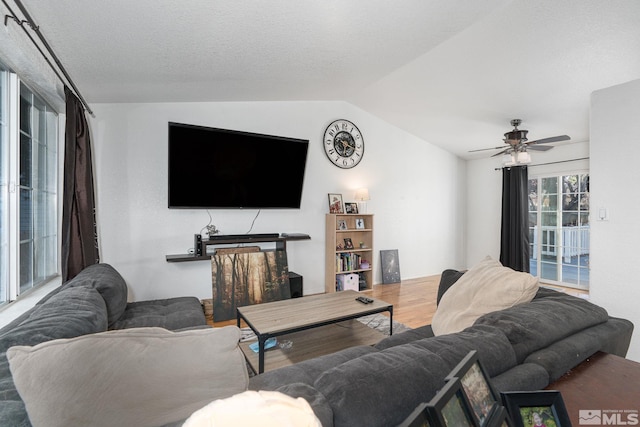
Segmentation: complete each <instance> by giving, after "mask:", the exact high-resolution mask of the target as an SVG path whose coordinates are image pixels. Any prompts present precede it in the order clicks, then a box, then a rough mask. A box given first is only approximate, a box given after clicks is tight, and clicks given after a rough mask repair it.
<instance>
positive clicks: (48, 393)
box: [7, 326, 249, 427]
mask: <svg viewBox="0 0 640 427" xmlns="http://www.w3.org/2000/svg"><path fill="white" fill-rule="evenodd" d="M239 339H240V330H239V329H238V328H237V327H235V326H227V327H224V328H209V329H199V330H192V331H185V332H170V331H167V330H165V329H161V328H136V329H127V330H122V331H110V332H104V333H99V334H90V335H84V336H81V337H76V338H72V339H65V340H54V341H49V342H45V343H42V344H40V345H37V346H35V347H26V346H17V347H12V348H10V349H9V350H8V352H7V358H8V359H9V363H10V367H11V373H12V375H13V378H14V381H15V384H16V388H17V389H18V392H19V393H20V396H21V397H22V399H23V400H24V402H25V403H26V408H27V413H28V415H29V419H30V420H31V423H32V424H33V425H34V426H35V427H37V426H51V427H54V426H70V425H91V426H114V425H121V426H127V425H131V426H133V425H135V426H158V425H163V424H167V423H169V422H174V421H177V420H183V419H186V418H187V417H188V416H189V415H190V414H191V413H193V412H194V411H196V410H197V409H199V408H201V407H203V406H204V405H206V404H207V403H209V402H211V401H212V400H215V399H219V398H225V397H228V396H231V395H233V394H235V393H239V392H242V391H244V390H246V388H247V384H248V381H249V380H248V375H247V371H246V365H245V361H244V356H243V355H242V353H241V351H240V348H239V347H238V341H239Z"/></svg>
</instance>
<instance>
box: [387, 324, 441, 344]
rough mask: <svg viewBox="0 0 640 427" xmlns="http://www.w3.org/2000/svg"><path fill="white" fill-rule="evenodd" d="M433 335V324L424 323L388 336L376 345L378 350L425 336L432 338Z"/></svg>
mask: <svg viewBox="0 0 640 427" xmlns="http://www.w3.org/2000/svg"><path fill="white" fill-rule="evenodd" d="M432 336H433V330H432V329H431V325H424V326H420V327H418V328H415V329H409V330H408V331H404V332H400V333H399V334H393V335H391V336H388V337H386V338H384V339H383V340H382V341H380V342H378V343H377V344H375V345H374V347H375V348H377V349H378V350H384V349H385V348H389V347H394V346H396V345H402V344H408V343H412V342H414V341H416V340H421V339H423V338H431V337H432Z"/></svg>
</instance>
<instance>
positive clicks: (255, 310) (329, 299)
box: [237, 291, 393, 373]
mask: <svg viewBox="0 0 640 427" xmlns="http://www.w3.org/2000/svg"><path fill="white" fill-rule="evenodd" d="M359 296H362V294H361V293H359V292H355V291H342V292H335V293H328V294H319V295H310V296H306V297H302V298H292V299H288V300H283V301H275V302H269V303H264V304H256V305H249V306H245V307H238V309H237V323H238V327H240V324H241V321H242V320H244V321H245V322H246V324H247V325H248V326H249V327H250V328H251V330H253V332H254V333H255V334H256V336H257V337H258V353H257V355H256V353H255V352H253V351H252V350H251V349H250V348H249V343H241V345H240V348H241V349H242V351H243V353H244V354H245V357H246V358H247V360H248V361H249V364H251V367H252V368H253V369H254V370H255V368H256V360H255V359H256V358H257V368H258V369H257V372H258V373H262V372H264V370H265V349H264V343H265V341H266V340H267V339H269V338H271V337H279V336H281V337H282V338H281V341H291V343H292V346H291V348H290V349H279V348H278V349H273V350H269V351H268V352H267V354H268V359H269V362H274V365H273V366H272V365H271V363H270V367H269V368H270V369H275V368H276V367H280V366H285V365H287V364H292V363H296V362H299V361H301V360H305V359H310V358H312V357H317V356H320V355H322V354H328V353H331V352H335V351H338V350H341V349H343V348H347V347H351V346H356V345H371V344H375V343H376V342H378V341H379V340H380V339H381V338H382V337H384V335H383V334H382V333H380V332H378V331H376V330H374V329H372V328H368V327H367V326H365V325H363V324H362V323H360V322H358V321H356V320H353V319H357V318H358V317H362V316H366V315H368V314H374V313H382V312H384V311H388V312H389V314H390V322H389V334H390V335H391V334H392V333H393V305H391V304H389V303H386V302H384V301H380V300H376V299H373V298H372V299H373V302H372V303H371V304H362V303H360V302H358V301H356V298H357V297H359ZM347 321H349V322H347ZM310 329H312V330H311V331H309V330H310ZM303 331H306V332H303Z"/></svg>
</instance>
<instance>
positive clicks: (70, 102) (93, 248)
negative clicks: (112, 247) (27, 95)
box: [62, 87, 99, 281]
mask: <svg viewBox="0 0 640 427" xmlns="http://www.w3.org/2000/svg"><path fill="white" fill-rule="evenodd" d="M64 92H65V98H66V115H67V122H66V126H65V149H64V188H63V190H62V191H63V193H62V194H63V201H62V280H63V281H67V280H69V279H72V278H73V277H75V276H76V275H77V274H78V273H79V272H80V271H82V269H83V268H85V267H87V266H89V265H92V264H96V263H98V262H99V254H98V235H97V228H96V220H95V198H94V190H93V167H92V162H91V138H90V137H89V134H90V132H89V124H88V123H87V119H86V117H85V115H84V108H83V106H82V103H81V102H80V100H79V99H78V98H77V97H76V96H75V94H74V93H73V92H72V91H71V90H70V89H69V88H67V87H65V88H64Z"/></svg>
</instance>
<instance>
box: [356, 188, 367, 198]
mask: <svg viewBox="0 0 640 427" xmlns="http://www.w3.org/2000/svg"><path fill="white" fill-rule="evenodd" d="M356 200H358V201H365V200H370V199H369V189H368V188H359V189H357V190H356Z"/></svg>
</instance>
